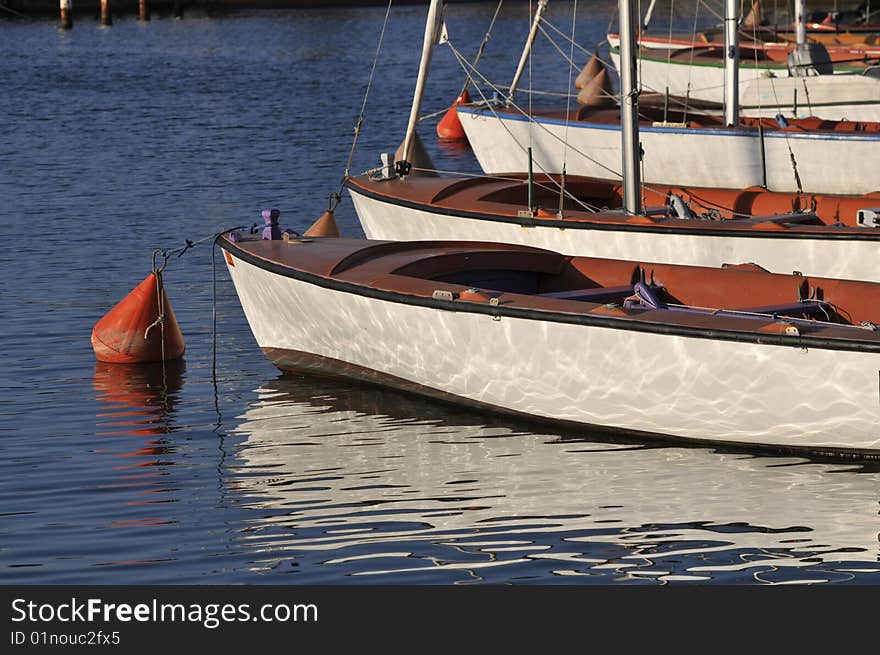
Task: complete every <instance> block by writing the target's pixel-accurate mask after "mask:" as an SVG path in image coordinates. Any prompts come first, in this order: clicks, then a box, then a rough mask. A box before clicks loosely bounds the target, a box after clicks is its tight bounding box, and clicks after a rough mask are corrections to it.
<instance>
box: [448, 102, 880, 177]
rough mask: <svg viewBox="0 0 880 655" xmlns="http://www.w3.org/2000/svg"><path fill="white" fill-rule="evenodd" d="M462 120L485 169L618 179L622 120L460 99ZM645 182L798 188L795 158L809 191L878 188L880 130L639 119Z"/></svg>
mask: <svg viewBox="0 0 880 655" xmlns="http://www.w3.org/2000/svg"><path fill="white" fill-rule="evenodd" d="M458 114H459V116H460V118H461V124H462V126H463V127H464V130H465V133H466V134H467V137H468V141H469V142H470V144H471V147H472V148H473V151H474V154H475V155H476V157H477V160H478V161H479V164H480V166H481V168H482V169H483V171H484V172H486V173H487V174H500V173H510V172H516V171H523V170H527V168H528V159H527V155H526V151H525V147H524V146H523V145H521V144H531V148H532V156H533V161H534V166H535V169H536V170H538V171H541V172H544V173H560V172H561V171H562V169H563V164H564V165H565V169H566V171H567V172H568V174H570V175H584V176H589V177H599V178H605V179H620V169H621V161H622V160H621V152H620V143H621V136H620V129H621V128H620V125H619V124H613V123H611V124H607V123H591V122H588V121H571V122H566V121H564V120H560V119H556V118H548V117H542V116H535V118H534V121H529V120H528V119H527V118H526V117H524V116H521V115H517V114H513V113H507V112H504V113H502V112H499V113H497V115H495V114H493V113H492V112H491V111H490V110H487V109H483V108H474V107H461V106H459V107H458ZM639 139H640V141H641V143H642V147H643V149H644V152H645V154H644V159H643V174H642V182H643V183H645V184H652V183H653V184H683V185H690V186H699V187H724V188H746V187H750V186H761V185H762V184H763V182H764V170H765V168H766V178H767V188H768V189H770V190H771V191H785V192H796V191H798V184H797V177H796V176H795V174H794V169H793V167H792V163H791V158H792V155H793V156H794V159H795V161H796V162H797V174H798V176H799V178H800V181H801V184H802V187H803V188H802V190H803V191H804V192H806V193H829V194H863V193H870V192H872V191H876V190H878V188H880V177H878V174H877V171H878V170H880V134H877V133H864V132H860V133H822V132H794V131H766V132H765V133H764V137H763V150H764V153H765V154H764V157H763V158H762V156H761V151H762V139H761V137H760V136H759V134H758V132H757V130H744V129H732V128H687V127H659V126H641V127H640V128H639Z"/></svg>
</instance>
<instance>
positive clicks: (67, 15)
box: [59, 0, 73, 30]
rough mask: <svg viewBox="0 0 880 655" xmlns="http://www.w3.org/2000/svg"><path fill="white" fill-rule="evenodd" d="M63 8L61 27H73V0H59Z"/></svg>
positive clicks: (66, 28) (64, 28) (65, 28)
mask: <svg viewBox="0 0 880 655" xmlns="http://www.w3.org/2000/svg"><path fill="white" fill-rule="evenodd" d="M59 1H60V8H61V29H62V30H70V29H73V0H59Z"/></svg>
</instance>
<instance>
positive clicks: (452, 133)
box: [437, 89, 471, 141]
mask: <svg viewBox="0 0 880 655" xmlns="http://www.w3.org/2000/svg"><path fill="white" fill-rule="evenodd" d="M470 101H471V97H470V95H469V94H468V92H467V89H465V90H464V91H462V93H461V95H460V96H458V97H457V98H456V99H455V102H453V103H452V107H450V108H449V111H447V112H446V114H444V116H443V118H441V119H440V122H439V123H437V136H439V137H440V138H441V139H449V140H450V141H459V140H461V139H465V138H467V137H466V136H465V133H464V128H463V127H462V126H461V120H460V119H459V118H458V112H456V111H455V108H456V107H458V106H459V105H461V104H464V103H467V102H470Z"/></svg>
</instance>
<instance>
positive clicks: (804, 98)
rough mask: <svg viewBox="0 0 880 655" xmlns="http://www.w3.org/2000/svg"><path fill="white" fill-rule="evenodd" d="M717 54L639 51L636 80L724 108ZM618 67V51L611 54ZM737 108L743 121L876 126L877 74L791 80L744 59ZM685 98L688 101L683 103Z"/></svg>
mask: <svg viewBox="0 0 880 655" xmlns="http://www.w3.org/2000/svg"><path fill="white" fill-rule="evenodd" d="M721 54H723V51H721V50H718V49H710V50H706V49H703V50H677V51H675V52H673V53H669V54H667V53H666V52H663V51H660V50H645V49H643V50H642V51H641V53H640V55H639V75H640V78H639V79H640V81H641V83H642V87H643V88H644V89H645V90H649V91H654V92H657V93H660V94H664V95H665V94H666V93H667V90H668V94H669V95H670V96H673V102H674V103H675V104H676V106H680V105H682V104H684V103H686V102H688V101H690V102H691V106H694V105H693V101H700V102H702V103H714V104H716V105H719V106H720V105H722V104H723V103H724V61H723V59H722V57H721ZM611 59H612V61H613V62H614V65H615V67H617V68H618V70H619V68H620V51H619V50H617V49H612V50H611ZM739 76H740V78H739V109H740V113H741V115H743V116H767V117H774V116H776V114H778V113H783V114H784V115H785V116H786V117H791V118H806V117H809V116H815V117H818V118H822V119H828V120H835V121H842V120H848V121H868V122H877V121H880V69H876V68H874V69H868V70H865V71H860V72H848V73H839V74H835V75H812V76H805V77H792V76H790V75H789V74H788V69H787V68H786V67H785V65H784V64H782V65H779V64H773V65H763V66H756V65H755V64H754V63H753V62H749V61H748V60H747V59H745V60H743V61H742V62H741V63H740V67H739ZM685 98H687V99H688V100H685Z"/></svg>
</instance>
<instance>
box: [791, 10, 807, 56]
mask: <svg viewBox="0 0 880 655" xmlns="http://www.w3.org/2000/svg"><path fill="white" fill-rule="evenodd" d="M806 15H807V12H806V7H805V6H804V0H794V22H795V24H796V25H797V32H796V37H797V44H798V45H799V46H801V45H803V44H804V43H806V42H807V18H806Z"/></svg>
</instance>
